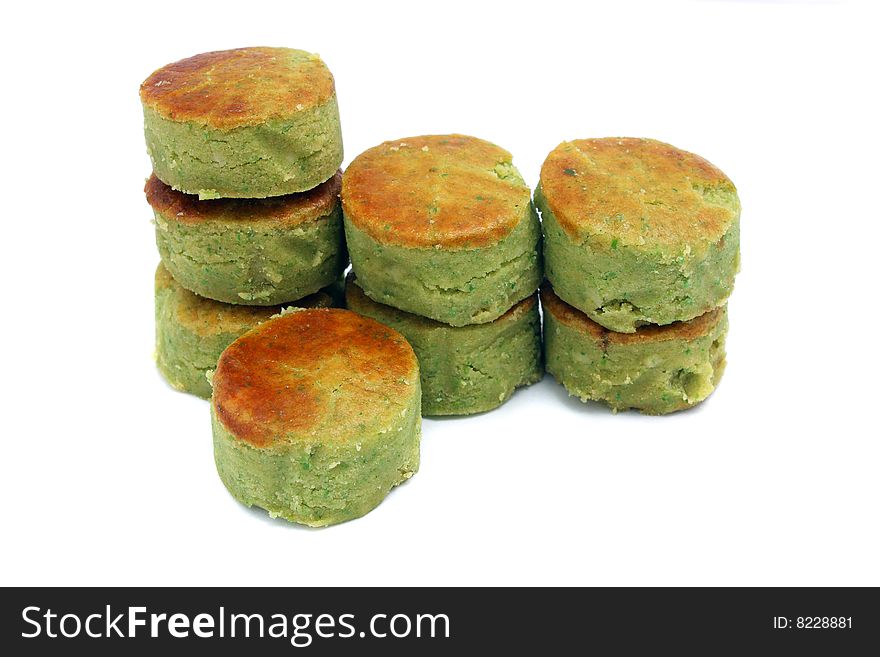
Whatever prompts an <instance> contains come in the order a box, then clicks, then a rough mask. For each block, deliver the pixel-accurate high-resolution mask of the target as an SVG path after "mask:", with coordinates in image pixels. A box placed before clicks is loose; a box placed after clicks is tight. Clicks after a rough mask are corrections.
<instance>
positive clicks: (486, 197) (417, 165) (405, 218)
mask: <svg viewBox="0 0 880 657" xmlns="http://www.w3.org/2000/svg"><path fill="white" fill-rule="evenodd" d="M511 160H512V158H511V155H510V153H508V152H507V151H506V150H504V149H503V148H500V147H499V146H496V145H495V144H491V143H489V142H487V141H483V140H482V139H477V138H475V137H468V136H465V135H428V136H422V137H409V138H407V139H398V140H395V141H386V142H384V143H382V144H380V145H379V146H375V147H374V148H371V149H369V150H367V151H364V152H363V153H361V154H360V155H358V156H357V157H356V158H355V159H354V161H353V162H352V163H351V164H350V165H349V167H348V169H346V171H345V175H344V176H343V178H342V207H343V210H344V211H345V214H346V216H347V217H348V219H349V220H350V221H351V222H352V223H353V224H354V225H355V226H357V227H358V228H359V229H361V230H362V231H364V232H366V233H367V234H368V235H370V236H371V237H372V238H373V239H375V240H376V241H378V242H380V243H383V244H396V245H399V246H405V247H417V248H418V247H421V248H428V247H434V246H438V245H439V246H446V247H451V248H477V247H481V246H486V245H490V244H495V243H497V242H498V241H499V240H500V239H501V238H503V237H505V236H506V235H507V234H509V233H510V231H512V230H513V229H514V228H515V227H516V225H517V224H518V223H519V221H520V220H521V219H522V218H523V217H524V216H525V213H526V211H527V207H528V205H529V196H530V192H529V189H528V187H527V186H526V185H525V184H524V183H523V182H522V179H521V178H519V176H518V175H516V176H512V177H507V178H504V177H502V176H500V175H499V172H500V173H501V174H502V175H505V176H507V175H508V174H509V172H510V169H511V168H512V164H511Z"/></svg>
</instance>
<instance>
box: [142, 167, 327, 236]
mask: <svg viewBox="0 0 880 657" xmlns="http://www.w3.org/2000/svg"><path fill="white" fill-rule="evenodd" d="M341 183H342V173H341V172H337V173H336V175H334V176H333V177H332V178H331V179H330V180H328V181H327V182H325V183H322V184H320V185H318V186H317V187H315V188H314V189H310V190H309V191H307V192H303V193H301V194H288V195H287V196H273V197H271V198H258V199H244V198H224V199H212V200H205V201H200V200H199V197H198V196H195V195H194V194H184V193H183V192H178V191H177V190H174V189H171V187H169V186H168V185H166V184H165V183H163V182H162V181H161V180H159V179H158V178H157V177H156V176H155V175H151V176H150V178H149V180H147V184H146V186H145V187H144V193H145V194H146V195H147V202H148V203H149V204H150V205H151V206H152V208H153V210H154V211H155V212H157V213H158V214H160V215H161V216H162V218H163V219H165V220H166V221H176V222H179V223H183V224H197V223H202V222H206V221H215V222H225V223H234V222H240V221H247V222H251V223H253V222H265V223H268V224H279V225H283V226H287V227H291V226H298V225H299V224H303V223H306V222H308V221H314V220H315V219H319V218H321V217H325V216H327V215H328V214H330V213H331V212H333V210H334V209H335V208H336V206H337V204H338V203H339V188H340V185H341Z"/></svg>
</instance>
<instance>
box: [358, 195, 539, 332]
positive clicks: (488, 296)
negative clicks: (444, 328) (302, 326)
mask: <svg viewBox="0 0 880 657" xmlns="http://www.w3.org/2000/svg"><path fill="white" fill-rule="evenodd" d="M345 236H346V243H347V245H348V250H349V253H351V254H352V261H353V262H354V263H356V272H357V276H358V285H360V287H361V289H363V290H364V292H365V293H366V294H367V296H369V297H370V298H371V299H373V300H374V301H377V302H379V303H381V304H384V305H387V306H393V307H395V308H399V309H401V310H404V311H407V312H409V313H414V314H416V315H421V316H423V317H428V318H431V319H434V320H436V321H438V322H443V323H445V324H449V325H451V326H466V325H468V324H482V323H485V322H491V321H493V320H495V319H498V318H499V317H500V316H501V315H503V314H504V313H505V312H507V311H508V310H509V309H510V307H511V306H512V305H513V304H515V303H517V302H519V301H521V300H523V299H525V298H526V297H528V296H530V295H532V294H533V293H534V292H535V290H536V289H537V288H538V285H539V284H540V282H541V259H540V239H541V229H540V225H539V223H538V217H537V214H536V213H535V210H534V206H532V205H530V204H529V205H528V206H527V208H526V211H525V213H524V215H523V216H522V219H521V220H520V221H519V223H518V224H517V225H516V227H515V228H514V229H513V230H512V231H511V232H510V233H509V234H508V235H506V236H505V237H503V238H501V240H500V241H498V242H497V243H496V244H493V245H491V246H486V247H481V248H475V249H461V250H445V249H434V248H415V247H406V246H400V245H397V244H381V243H379V242H377V241H376V240H374V239H373V238H372V237H371V236H370V235H368V234H367V233H366V232H364V231H362V230H360V229H359V228H358V227H357V226H355V225H354V224H353V223H352V222H351V221H349V220H348V219H347V218H346V219H345Z"/></svg>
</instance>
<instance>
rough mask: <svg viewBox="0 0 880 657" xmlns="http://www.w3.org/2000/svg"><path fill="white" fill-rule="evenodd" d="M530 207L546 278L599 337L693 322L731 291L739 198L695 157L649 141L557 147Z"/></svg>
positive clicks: (736, 263) (729, 184)
mask: <svg viewBox="0 0 880 657" xmlns="http://www.w3.org/2000/svg"><path fill="white" fill-rule="evenodd" d="M535 202H536V204H537V206H538V208H539V209H540V210H541V216H542V221H543V228H544V265H545V268H546V276H547V279H548V280H549V281H550V282H551V283H552V284H553V288H554V290H555V291H556V294H558V295H559V297H560V298H561V299H563V300H564V301H566V302H567V303H569V304H571V305H572V306H574V307H575V308H577V309H578V310H581V311H582V312H584V313H586V314H587V316H589V317H590V319H592V320H593V321H595V322H597V323H598V324H601V325H602V326H604V327H605V328H607V329H610V330H612V331H618V332H623V333H632V332H634V331H635V330H636V329H637V328H638V327H640V326H644V325H646V324H670V323H672V322H676V321H686V320H689V319H693V318H694V317H697V316H699V315H702V314H704V313H706V312H708V311H710V310H712V309H713V308H715V307H717V306H720V305H722V304H724V303H725V301H726V300H727V298H728V296H729V295H730V293H731V291H732V290H733V279H734V276H735V275H736V273H737V271H738V269H739V216H740V203H739V198H738V197H737V193H736V188H735V187H734V186H733V183H732V182H731V181H730V180H729V179H728V178H727V176H725V175H724V174H723V173H722V172H721V171H720V170H719V169H718V168H716V167H715V166H713V165H712V164H710V163H709V162H707V161H706V160H704V159H703V158H701V157H699V156H697V155H694V154H692V153H687V152H685V151H682V150H679V149H677V148H675V147H673V146H670V145H669V144H664V143H662V142H659V141H654V140H651V139H616V138H615V139H580V140H576V141H570V142H564V143H562V144H560V145H559V146H558V147H557V148H556V149H555V150H553V151H552V152H551V153H550V155H548V156H547V159H546V160H545V162H544V164H543V166H542V168H541V181H540V184H539V186H538V189H537V190H536V192H535Z"/></svg>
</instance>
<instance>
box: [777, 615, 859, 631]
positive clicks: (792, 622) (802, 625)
mask: <svg viewBox="0 0 880 657" xmlns="http://www.w3.org/2000/svg"><path fill="white" fill-rule="evenodd" d="M773 629H775V630H791V629H795V630H851V629H852V616H798V617H797V618H788V617H786V616H774V617H773Z"/></svg>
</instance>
